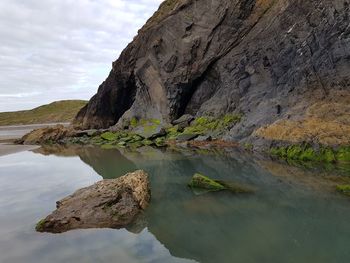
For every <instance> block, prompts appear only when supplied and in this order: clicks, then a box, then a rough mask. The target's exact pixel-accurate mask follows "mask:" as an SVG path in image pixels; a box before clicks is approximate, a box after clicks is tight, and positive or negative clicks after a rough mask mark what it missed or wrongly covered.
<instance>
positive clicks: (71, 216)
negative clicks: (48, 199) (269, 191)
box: [36, 170, 150, 233]
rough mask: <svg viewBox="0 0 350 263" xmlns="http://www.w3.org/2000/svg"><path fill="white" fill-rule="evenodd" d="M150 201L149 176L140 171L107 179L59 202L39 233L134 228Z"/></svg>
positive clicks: (41, 225)
mask: <svg viewBox="0 0 350 263" xmlns="http://www.w3.org/2000/svg"><path fill="white" fill-rule="evenodd" d="M149 201H150V188H149V181H148V175H147V173H145V172H144V171H141V170H138V171H135V172H133V173H128V174H126V175H124V176H122V177H119V178H117V179H105V180H102V181H100V182H97V183H95V184H94V185H92V186H89V187H86V188H82V189H80V190H78V191H76V192H75V193H74V194H72V195H70V196H68V197H66V198H64V199H62V200H61V201H58V202H57V203H56V204H57V209H56V210H55V211H54V212H52V214H50V215H49V216H47V217H46V218H45V219H43V220H41V221H39V223H38V224H37V226H36V230H37V231H39V232H52V233H62V232H66V231H69V230H72V229H81V228H120V227H125V226H128V225H129V224H131V223H132V222H133V221H134V220H135V219H136V217H137V216H138V214H139V213H140V212H141V211H142V210H144V209H146V207H147V206H148V203H149Z"/></svg>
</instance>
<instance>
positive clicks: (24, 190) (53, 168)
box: [0, 152, 189, 263]
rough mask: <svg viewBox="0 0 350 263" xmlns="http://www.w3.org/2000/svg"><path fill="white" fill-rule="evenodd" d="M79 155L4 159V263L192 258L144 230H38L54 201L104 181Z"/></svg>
mask: <svg viewBox="0 0 350 263" xmlns="http://www.w3.org/2000/svg"><path fill="white" fill-rule="evenodd" d="M100 179H101V177H100V176H99V175H97V174H96V173H95V172H94V171H93V169H92V168H91V167H89V166H87V165H86V164H84V163H83V162H81V161H80V159H79V158H78V157H70V158H59V157H54V156H41V155H38V154H33V153H31V152H22V153H18V154H13V155H8V156H3V157H0V211H1V212H0V262H1V263H12V262H13V263H22V262H23V263H32V262H33V263H40V262H45V263H47V262H52V263H54V262H84V263H89V262H94V263H96V262H125V263H127V262H189V261H188V260H182V259H178V258H173V257H172V256H171V255H170V253H169V252H168V250H167V249H166V248H165V247H164V246H163V245H162V244H160V243H159V241H157V239H156V238H155V237H154V236H153V235H152V234H151V233H149V232H148V231H147V229H144V230H143V231H142V232H141V233H140V234H133V233H130V232H128V231H127V230H111V229H98V230H96V229H89V230H76V231H71V232H68V233H64V234H60V235H53V234H41V233H36V232H35V231H34V227H35V224H36V222H37V221H38V220H39V219H40V218H42V217H44V216H46V215H47V214H48V213H50V212H51V211H52V210H53V209H54V208H55V202H56V201H57V200H59V199H61V198H63V197H65V196H66V195H68V194H71V193H72V192H74V191H75V190H76V189H78V188H81V187H84V186H88V185H91V184H92V183H93V182H95V181H98V180H100Z"/></svg>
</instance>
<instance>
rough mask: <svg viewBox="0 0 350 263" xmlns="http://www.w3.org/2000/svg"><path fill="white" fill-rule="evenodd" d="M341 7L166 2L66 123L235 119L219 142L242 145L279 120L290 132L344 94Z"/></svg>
mask: <svg viewBox="0 0 350 263" xmlns="http://www.w3.org/2000/svg"><path fill="white" fill-rule="evenodd" d="M349 6H350V5H349V1H348V0H310V1H299V0H167V1H165V2H164V3H163V4H162V5H161V7H160V8H159V10H158V11H157V12H156V13H155V14H154V16H153V17H152V18H151V19H150V20H149V21H148V22H147V23H146V25H145V26H144V27H143V28H142V29H141V30H140V31H139V33H138V35H137V36H136V37H135V38H134V40H133V42H132V43H130V44H129V45H128V46H127V47H126V49H125V50H124V51H123V52H122V54H121V56H120V57H119V58H118V60H117V61H115V62H114V63H113V67H112V70H111V72H110V74H109V76H108V78H107V79H106V80H105V81H104V82H103V83H102V84H101V86H100V87H99V90H98V92H97V94H96V95H95V96H94V97H93V98H92V99H91V100H90V102H89V103H88V105H87V106H86V107H84V108H83V109H82V110H81V111H80V113H79V114H78V116H77V117H76V119H75V125H77V126H80V127H83V128H107V127H109V126H111V125H115V124H116V123H117V122H118V120H119V119H121V118H123V116H124V115H127V117H128V118H132V117H136V118H138V119H151V118H155V119H158V120H160V121H161V122H162V123H170V122H171V121H174V120H176V119H177V118H179V117H180V116H182V115H183V114H191V115H195V116H196V117H198V116H203V115H211V116H214V117H218V116H222V115H224V114H227V113H241V114H242V115H243V116H244V118H242V121H241V122H239V123H237V124H236V125H235V126H234V127H232V128H231V130H230V131H229V132H227V134H226V135H225V136H223V137H224V138H226V139H228V140H240V139H244V138H247V137H249V136H251V134H252V133H253V132H254V131H256V130H257V129H259V128H260V127H262V126H265V125H270V124H272V123H274V122H276V121H278V120H281V119H283V120H288V121H287V124H288V125H287V126H286V127H287V128H286V129H285V130H289V128H288V127H289V124H290V122H289V121H290V120H291V121H292V124H293V125H294V124H298V122H299V121H300V120H301V121H302V119H303V118H304V115H305V110H306V109H308V108H309V107H311V105H314V104H315V103H317V102H322V101H327V100H328V99H329V98H334V99H335V100H337V98H340V97H341V96H342V95H339V94H340V93H338V92H336V91H342V92H343V93H346V94H349V87H350V78H349V70H350V48H349V47H350V27H349V21H350V20H349V12H350V7H349ZM332 121H333V122H334V121H335V122H337V121H338V119H337V118H336V119H335V120H332ZM339 121H341V120H339ZM277 124H278V125H279V124H281V123H277ZM293 125H292V126H293ZM278 127H280V125H279V126H278ZM325 127H326V129H328V128H327V127H328V126H327V125H325ZM333 127H334V126H333ZM306 129H309V127H306ZM325 133H327V131H325ZM259 134H260V135H261V136H260V137H268V135H269V134H272V132H270V131H268V132H264V133H263V132H260V133H255V134H254V135H259Z"/></svg>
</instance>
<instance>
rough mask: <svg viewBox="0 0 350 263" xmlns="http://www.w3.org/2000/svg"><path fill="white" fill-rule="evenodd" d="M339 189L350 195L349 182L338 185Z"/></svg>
mask: <svg viewBox="0 0 350 263" xmlns="http://www.w3.org/2000/svg"><path fill="white" fill-rule="evenodd" d="M337 191H338V192H340V193H342V194H345V195H348V196H350V185H349V184H345V185H337Z"/></svg>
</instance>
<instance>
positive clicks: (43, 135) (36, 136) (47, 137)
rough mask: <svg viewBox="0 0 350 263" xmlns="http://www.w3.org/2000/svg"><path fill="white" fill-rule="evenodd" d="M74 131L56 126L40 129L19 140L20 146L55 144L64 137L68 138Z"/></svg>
mask: <svg viewBox="0 0 350 263" xmlns="http://www.w3.org/2000/svg"><path fill="white" fill-rule="evenodd" d="M74 134H75V131H74V130H73V129H72V128H70V127H64V126H63V125H56V126H53V127H46V128H40V129H36V130H33V131H31V132H30V133H28V134H26V135H24V136H23V137H22V139H20V141H19V142H20V143H22V144H42V143H47V142H57V141H59V140H61V139H63V138H65V137H70V136H73V135H74Z"/></svg>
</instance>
